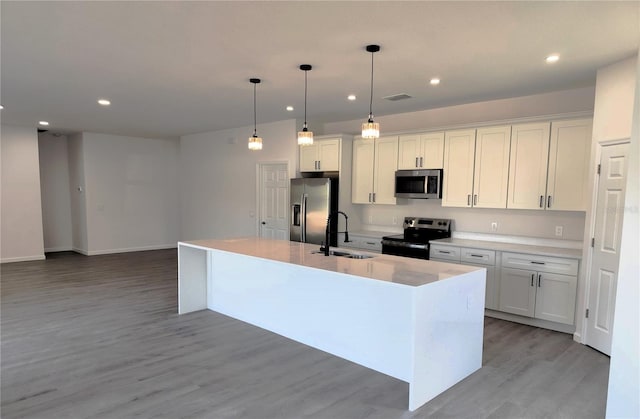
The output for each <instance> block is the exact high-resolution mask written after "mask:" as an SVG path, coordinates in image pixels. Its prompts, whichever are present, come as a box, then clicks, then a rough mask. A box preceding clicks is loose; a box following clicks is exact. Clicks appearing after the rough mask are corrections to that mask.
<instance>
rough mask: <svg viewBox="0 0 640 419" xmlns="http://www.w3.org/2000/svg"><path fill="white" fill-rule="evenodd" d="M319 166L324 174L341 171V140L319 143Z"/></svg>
mask: <svg viewBox="0 0 640 419" xmlns="http://www.w3.org/2000/svg"><path fill="white" fill-rule="evenodd" d="M317 143H318V161H319V163H318V166H319V170H321V171H323V172H337V171H339V170H340V139H339V138H336V139H331V140H321V141H318V142H317Z"/></svg>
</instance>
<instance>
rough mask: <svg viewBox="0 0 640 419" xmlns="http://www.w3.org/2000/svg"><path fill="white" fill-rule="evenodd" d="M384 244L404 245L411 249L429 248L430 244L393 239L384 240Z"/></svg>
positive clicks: (390, 245) (391, 245) (392, 245)
mask: <svg viewBox="0 0 640 419" xmlns="http://www.w3.org/2000/svg"><path fill="white" fill-rule="evenodd" d="M382 245H383V246H389V247H404V248H409V249H420V250H428V249H429V244H417V243H407V242H398V241H393V240H384V239H383V240H382Z"/></svg>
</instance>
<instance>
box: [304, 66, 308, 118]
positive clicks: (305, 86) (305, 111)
mask: <svg viewBox="0 0 640 419" xmlns="http://www.w3.org/2000/svg"><path fill="white" fill-rule="evenodd" d="M307 73H308V71H307V70H305V71H304V128H306V127H307Z"/></svg>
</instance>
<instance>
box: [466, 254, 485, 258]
mask: <svg viewBox="0 0 640 419" xmlns="http://www.w3.org/2000/svg"><path fill="white" fill-rule="evenodd" d="M469 256H473V257H474V258H481V257H483V256H482V255H474V254H473V253H472V254H470V255H469Z"/></svg>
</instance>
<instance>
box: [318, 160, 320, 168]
mask: <svg viewBox="0 0 640 419" xmlns="http://www.w3.org/2000/svg"><path fill="white" fill-rule="evenodd" d="M318 170H320V160H318Z"/></svg>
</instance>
